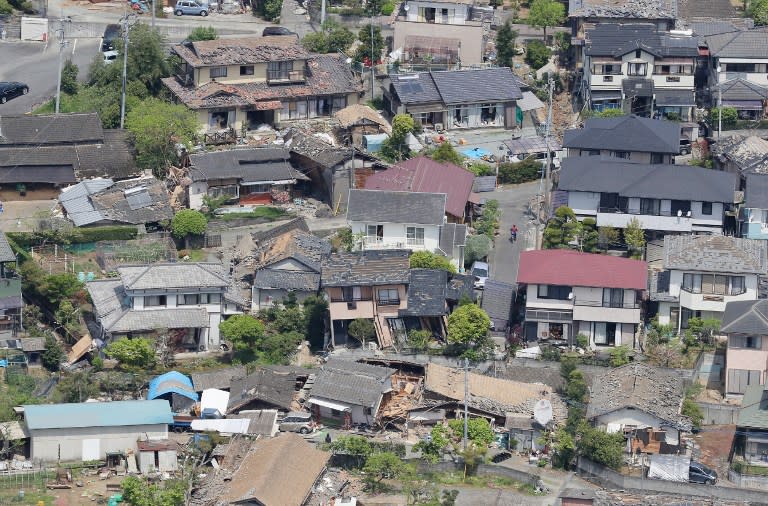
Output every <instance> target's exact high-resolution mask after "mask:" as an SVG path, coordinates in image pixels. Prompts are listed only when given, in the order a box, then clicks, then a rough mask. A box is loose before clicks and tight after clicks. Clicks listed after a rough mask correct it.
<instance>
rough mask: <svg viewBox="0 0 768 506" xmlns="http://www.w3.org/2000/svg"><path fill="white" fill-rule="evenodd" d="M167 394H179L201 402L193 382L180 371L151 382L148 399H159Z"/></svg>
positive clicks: (168, 373)
mask: <svg viewBox="0 0 768 506" xmlns="http://www.w3.org/2000/svg"><path fill="white" fill-rule="evenodd" d="M165 394H179V395H181V396H183V397H186V398H188V399H191V400H193V401H198V400H199V397H198V396H197V392H195V387H194V386H192V380H191V379H189V376H186V375H184V374H181V373H180V372H178V371H170V372H167V373H165V374H161V375H160V376H158V377H157V378H154V379H152V381H150V382H149V392H147V399H149V400H152V399H157V398H158V397H161V396H163V395H165Z"/></svg>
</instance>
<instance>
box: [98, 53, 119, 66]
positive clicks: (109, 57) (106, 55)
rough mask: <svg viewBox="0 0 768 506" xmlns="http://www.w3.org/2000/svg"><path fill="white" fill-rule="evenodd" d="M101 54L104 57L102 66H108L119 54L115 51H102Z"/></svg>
mask: <svg viewBox="0 0 768 506" xmlns="http://www.w3.org/2000/svg"><path fill="white" fill-rule="evenodd" d="M102 54H103V55H104V65H109V64H111V63H114V61H115V60H117V55H118V54H119V53H118V52H117V51H104V53H102Z"/></svg>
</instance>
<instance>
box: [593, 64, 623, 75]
mask: <svg viewBox="0 0 768 506" xmlns="http://www.w3.org/2000/svg"><path fill="white" fill-rule="evenodd" d="M592 73H593V74H595V75H602V74H609V75H610V74H613V75H620V74H621V64H619V63H615V64H611V63H602V64H601V63H597V64H595V65H592Z"/></svg>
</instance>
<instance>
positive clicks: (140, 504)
mask: <svg viewBox="0 0 768 506" xmlns="http://www.w3.org/2000/svg"><path fill="white" fill-rule="evenodd" d="M120 487H121V488H122V491H123V499H124V500H125V501H127V503H128V504H130V505H131V506H184V504H186V503H187V497H186V491H187V486H186V484H185V482H184V481H182V480H168V481H166V482H162V483H159V484H153V483H150V482H148V481H145V480H143V479H142V478H137V477H135V476H129V477H127V478H126V479H124V480H123V481H122V482H121V483H120Z"/></svg>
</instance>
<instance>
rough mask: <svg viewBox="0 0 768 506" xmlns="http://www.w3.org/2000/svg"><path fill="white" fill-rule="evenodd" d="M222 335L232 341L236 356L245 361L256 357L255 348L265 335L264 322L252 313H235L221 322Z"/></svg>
mask: <svg viewBox="0 0 768 506" xmlns="http://www.w3.org/2000/svg"><path fill="white" fill-rule="evenodd" d="M219 330H220V332H221V337H223V338H224V339H226V340H228V341H231V342H232V348H233V351H234V352H235V356H236V357H238V358H239V359H240V360H242V361H243V362H250V361H251V360H253V358H254V357H255V352H254V349H255V347H256V344H257V342H258V341H259V340H261V339H262V338H263V337H264V324H263V323H261V322H260V321H259V320H257V319H256V318H254V317H253V316H251V315H247V314H238V315H233V316H230V317H229V318H227V319H226V320H224V321H223V322H221V323H220V324H219Z"/></svg>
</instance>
